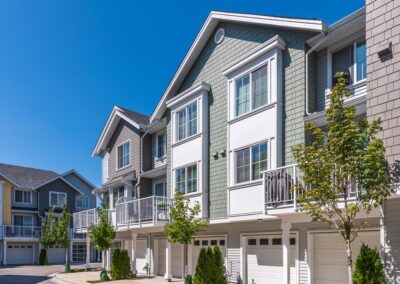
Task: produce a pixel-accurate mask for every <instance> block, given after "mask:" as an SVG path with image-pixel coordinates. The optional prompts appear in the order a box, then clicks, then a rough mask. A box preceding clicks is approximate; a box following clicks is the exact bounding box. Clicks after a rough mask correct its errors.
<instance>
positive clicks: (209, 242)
mask: <svg viewBox="0 0 400 284" xmlns="http://www.w3.org/2000/svg"><path fill="white" fill-rule="evenodd" d="M209 246H219V248H220V250H221V253H222V257H223V259H225V255H226V245H225V238H224V237H214V238H209V237H206V238H195V239H194V241H193V251H192V254H193V255H192V267H193V268H192V271H193V274H194V273H195V272H196V266H197V260H198V258H199V255H200V250H201V248H206V249H207V248H208V247H209Z"/></svg>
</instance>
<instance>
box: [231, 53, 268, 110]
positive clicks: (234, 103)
mask: <svg viewBox="0 0 400 284" xmlns="http://www.w3.org/2000/svg"><path fill="white" fill-rule="evenodd" d="M262 68H266V69H267V101H266V103H265V104H264V105H261V106H258V107H256V108H253V100H254V97H253V95H254V91H253V73H254V72H256V71H258V70H260V69H262ZM270 69H271V68H270V66H269V63H268V60H267V61H266V62H263V63H262V64H260V65H256V66H255V67H253V68H251V69H248V70H246V71H245V72H244V73H241V74H240V76H237V77H235V78H234V79H232V80H233V84H234V91H233V94H232V97H233V98H232V99H233V106H234V107H233V116H232V118H239V117H242V116H245V115H248V114H249V113H252V112H256V111H257V110H258V109H261V108H263V107H265V106H267V105H269V104H270V103H271V102H270V100H271V94H270V91H271V90H270V87H269V85H270V77H271V76H270V72H271V70H270ZM246 76H249V86H250V94H249V95H250V101H249V105H250V108H249V111H247V112H245V113H242V114H240V115H236V113H237V110H238V106H237V99H236V94H237V81H238V80H240V79H242V78H244V77H246Z"/></svg>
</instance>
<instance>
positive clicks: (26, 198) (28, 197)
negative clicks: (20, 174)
mask: <svg viewBox="0 0 400 284" xmlns="http://www.w3.org/2000/svg"><path fill="white" fill-rule="evenodd" d="M14 201H15V203H32V192H31V191H25V190H15V191H14Z"/></svg>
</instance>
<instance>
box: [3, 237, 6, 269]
mask: <svg viewBox="0 0 400 284" xmlns="http://www.w3.org/2000/svg"><path fill="white" fill-rule="evenodd" d="M3 253H4V256H3V265H7V241H6V240H4V241H3Z"/></svg>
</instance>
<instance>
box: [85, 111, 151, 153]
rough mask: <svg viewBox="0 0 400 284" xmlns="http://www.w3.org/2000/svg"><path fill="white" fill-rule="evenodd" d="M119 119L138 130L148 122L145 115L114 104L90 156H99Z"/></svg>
mask: <svg viewBox="0 0 400 284" xmlns="http://www.w3.org/2000/svg"><path fill="white" fill-rule="evenodd" d="M121 119H123V120H124V121H126V122H127V123H129V124H130V125H132V126H133V127H135V128H136V129H138V130H140V129H141V128H143V127H144V126H147V125H148V124H149V117H148V116H147V115H144V114H141V113H138V112H135V111H132V110H129V109H127V108H123V107H120V106H114V107H113V109H112V111H111V114H110V116H109V117H108V119H107V122H106V124H105V126H104V128H103V131H102V132H101V134H100V137H99V139H98V140H97V143H96V146H95V147H94V149H93V152H92V156H99V155H100V154H101V152H102V151H103V150H104V149H105V148H106V147H107V145H108V142H109V141H110V139H111V137H112V135H113V134H114V131H115V129H116V128H117V126H118V124H119V122H120V121H121Z"/></svg>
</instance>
